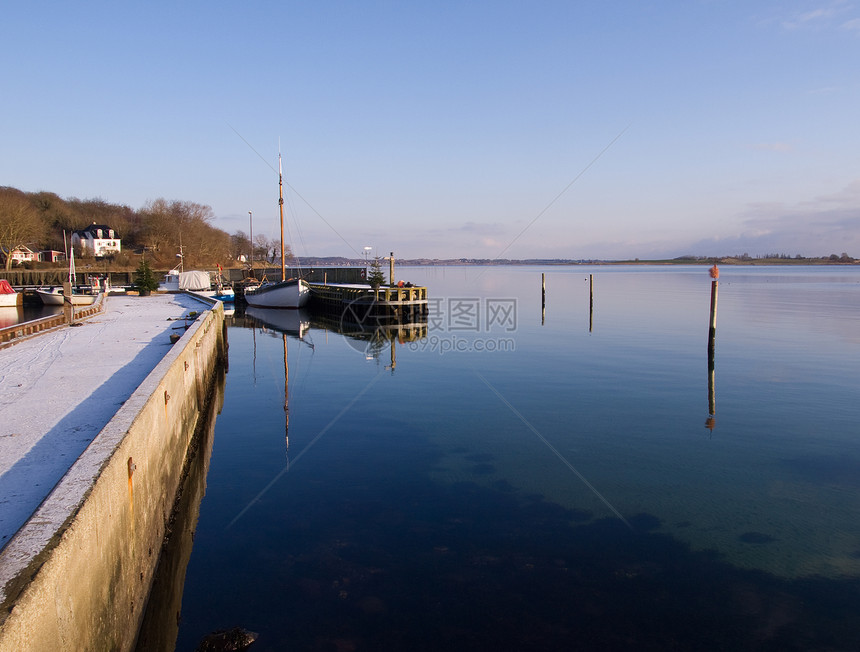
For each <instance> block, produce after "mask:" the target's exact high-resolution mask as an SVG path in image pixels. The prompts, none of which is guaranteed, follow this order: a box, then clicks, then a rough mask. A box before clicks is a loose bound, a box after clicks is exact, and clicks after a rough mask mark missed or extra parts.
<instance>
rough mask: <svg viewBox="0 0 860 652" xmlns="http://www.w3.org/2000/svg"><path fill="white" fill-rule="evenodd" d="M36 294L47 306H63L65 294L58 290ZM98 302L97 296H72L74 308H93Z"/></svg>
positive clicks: (42, 291)
mask: <svg viewBox="0 0 860 652" xmlns="http://www.w3.org/2000/svg"><path fill="white" fill-rule="evenodd" d="M36 294H38V295H39V298H40V299H41V300H42V303H43V304H45V305H46V306H62V305H63V300H64V298H65V297H64V296H63V293H62V292H60V291H58V290H54V291H51V290H36ZM95 301H96V295H95V294H73V295H72V305H73V306H91V305H92V304H93V303H95Z"/></svg>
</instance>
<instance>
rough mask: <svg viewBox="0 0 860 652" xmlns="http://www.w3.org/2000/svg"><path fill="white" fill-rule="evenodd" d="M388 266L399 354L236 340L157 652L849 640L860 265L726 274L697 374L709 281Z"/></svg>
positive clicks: (859, 389)
mask: <svg viewBox="0 0 860 652" xmlns="http://www.w3.org/2000/svg"><path fill="white" fill-rule="evenodd" d="M541 272H546V273H547V303H546V311H545V314H544V315H543V316H542V314H541V301H540V283H541ZM589 273H594V275H595V301H594V310H593V313H592V314H590V312H589V284H588V282H587V278H588V274H589ZM398 277H399V278H404V279H405V280H409V281H412V282H414V283H416V284H423V285H427V286H428V287H429V288H430V293H431V297H433V299H434V300H435V302H434V305H433V307H432V310H431V314H430V316H429V319H428V323H427V328H426V331H424V332H422V331H421V329H419V330H418V333H419V335H423V337H421V339H419V340H417V341H411V342H410V341H408V338H409V334H407V333H402V334H401V335H402V338H401V339H402V340H403V341H396V340H395V342H394V345H393V347H394V348H393V351H392V344H391V342H389V341H387V340H384V341H376V342H373V341H371V342H368V341H367V340H362V339H357V338H354V337H346V336H344V335H343V334H339V333H338V331H337V329H336V328H334V327H333V326H332V325H329V327H325V326H323V325H321V324H319V323H317V322H316V321H314V320H309V321H310V323H307V322H305V323H300V317H301V318H306V316H301V315H295V314H293V315H291V317H292V319H291V320H290V322H291V323H284V324H282V328H285V329H286V333H287V336H286V338H284V337H283V335H282V334H281V332H279V331H276V330H273V329H272V328H268V327H267V328H262V327H260V326H258V327H256V328H249V327H248V324H247V323H246V324H244V325H243V326H236V327H231V328H230V330H229V334H228V337H229V343H230V353H229V355H230V369H229V373H228V375H227V378H226V387H225V392H224V405H223V409H222V411H221V413H220V415H219V416H218V417H217V421H216V423H215V427H214V444H213V448H212V456H211V463H210V466H209V471H208V476H207V478H206V494H205V497H204V498H203V500H202V503H201V505H200V517H199V522H198V524H197V530H196V535H195V538H194V546H193V551H192V553H191V558H190V562H189V564H188V568H187V574H186V579H185V586H184V596H183V599H182V611H181V621H180V626H179V636H178V642H177V649H179V650H193V649H194V647H195V646H196V645H197V643H198V642H199V641H200V639H201V638H202V637H203V636H204V635H205V634H206V633H208V632H211V631H213V630H217V629H222V628H228V627H232V626H235V625H239V626H242V627H244V628H246V629H249V630H252V631H255V632H259V634H260V638H259V640H258V641H257V643H255V645H254V647H253V649H254V650H331V651H338V652H341V651H349V650H356V651H360V650H398V651H401V650H555V649H559V650H561V649H565V650H567V649H683V650H688V649H725V650H742V649H773V650H784V649H804V650H806V649H827V650H842V649H845V650H849V649H850V650H856V649H858V647H860V621H858V619H857V618H856V614H857V612H858V610H860V519H858V513H860V428H858V423H860V377H858V374H857V361H858V360H860V268H857V267H853V268H848V267H816V268H793V267H792V268H786V267H779V268H759V267H735V268H732V267H726V268H722V269H721V278H720V287H719V310H718V318H717V338H716V357H715V364H714V374H713V378H712V380H711V381H710V382H709V372H708V360H707V332H708V311H709V302H710V278H709V277H708V274H707V269H706V268H704V267H683V268H678V267H665V268H663V267H656V268H647V267H645V268H643V267H635V268H633V267H629V268H627V267H594V268H586V267H573V268H554V267H553V268H546V269H541V268H532V267H529V268H517V267H499V268H452V267H448V268H430V269H427V268H421V269H401V270H399V272H398ZM237 323H240V324H241V323H242V320H237ZM285 340H286V342H287V347H288V353H287V358H288V364H289V376H288V386H289V407H288V423H287V418H286V414H285V411H284V398H285V397H284V389H285V375H284V359H285V352H284V341H285ZM712 412H713V413H712ZM706 424H707V425H710V427H706Z"/></svg>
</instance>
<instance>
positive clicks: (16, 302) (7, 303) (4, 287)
mask: <svg viewBox="0 0 860 652" xmlns="http://www.w3.org/2000/svg"><path fill="white" fill-rule="evenodd" d="M22 302H23V298H22V295H21V294H20V293H19V292H15V288H13V287H12V286H11V285H10V284H9V281H7V280H6V279H5V278H4V279H0V307H3V308H14V307H15V306H20V305H21V304H22Z"/></svg>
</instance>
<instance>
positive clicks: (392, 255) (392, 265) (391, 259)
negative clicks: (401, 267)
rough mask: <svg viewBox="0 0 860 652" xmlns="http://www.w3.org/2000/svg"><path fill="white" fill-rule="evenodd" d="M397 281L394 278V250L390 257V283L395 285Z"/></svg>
mask: <svg viewBox="0 0 860 652" xmlns="http://www.w3.org/2000/svg"><path fill="white" fill-rule="evenodd" d="M396 282H397V281H395V280H394V252H393V251H392V252H391V256H390V257H389V258H388V284H389V285H391V286H392V287H393V286H394V284H395V283H396Z"/></svg>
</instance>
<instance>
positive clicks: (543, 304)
mask: <svg viewBox="0 0 860 652" xmlns="http://www.w3.org/2000/svg"><path fill="white" fill-rule="evenodd" d="M544 321H546V274H544V273H541V275H540V325H541V326H543V324H544Z"/></svg>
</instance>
